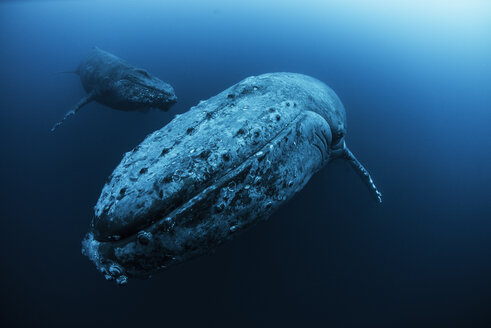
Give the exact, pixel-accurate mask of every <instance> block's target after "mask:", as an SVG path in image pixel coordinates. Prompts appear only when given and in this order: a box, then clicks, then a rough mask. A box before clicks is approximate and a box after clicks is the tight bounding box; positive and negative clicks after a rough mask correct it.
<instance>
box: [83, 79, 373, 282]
mask: <svg viewBox="0 0 491 328" xmlns="http://www.w3.org/2000/svg"><path fill="white" fill-rule="evenodd" d="M345 133H346V113H345V109H344V107H343V104H342V103H341V101H340V100H339V98H338V97H337V95H336V94H335V93H334V91H333V90H331V89H330V88H329V87H328V86H327V85H325V84H324V83H322V82H320V81H319V80H316V79H314V78H312V77H309V76H306V75H301V74H294V73H270V74H263V75H260V76H253V77H249V78H246V79H245V80H243V81H241V82H239V83H237V84H236V85H234V86H232V87H230V88H228V89H227V90H225V91H223V92H221V93H220V94H218V95H217V96H214V97H212V98H210V99H208V100H206V101H202V102H200V103H199V104H198V105H197V106H195V107H193V108H191V109H190V110H189V111H188V112H186V113H184V114H182V115H178V116H176V118H174V119H173V120H172V121H171V122H170V123H169V124H167V125H166V126H164V127H163V128H161V129H160V130H158V131H155V132H154V133H152V134H150V135H149V136H147V138H146V139H145V140H144V141H143V142H142V143H141V144H139V145H138V146H137V147H135V148H134V149H133V150H132V151H130V152H128V153H126V154H125V155H124V157H123V159H122V161H121V163H120V164H119V165H118V166H117V167H116V169H115V170H114V172H113V173H112V174H111V176H110V177H109V178H108V180H107V182H106V184H105V186H104V188H103V189H102V193H101V195H100V198H99V200H98V202H97V204H96V206H95V216H94V218H93V220H92V223H91V228H90V231H89V233H88V234H87V236H86V237H85V239H84V241H83V242H82V244H83V246H82V252H83V254H85V255H86V256H88V257H89V259H90V260H92V261H93V262H94V263H95V265H96V266H97V268H98V269H99V270H100V271H101V272H102V273H103V274H104V275H105V276H106V278H107V279H110V280H116V282H118V283H119V284H126V282H127V279H128V277H140V278H145V277H149V276H150V275H151V274H153V273H155V272H157V271H159V270H162V269H165V268H168V267H170V266H172V265H174V264H176V263H181V262H183V261H186V260H189V259H191V258H193V257H195V256H198V255H201V254H205V253H208V252H210V251H211V250H213V249H215V248H216V247H217V246H218V245H220V244H221V243H223V242H224V241H226V240H229V239H231V238H233V237H234V236H236V235H237V234H238V233H239V232H241V231H243V230H245V229H247V228H249V227H251V226H253V225H255V224H256V223H258V222H260V221H263V220H266V219H267V218H268V217H269V216H270V215H271V213H273V212H274V210H275V209H277V208H278V207H279V206H281V204H283V203H284V202H285V201H288V200H289V199H290V198H292V197H293V195H294V194H295V193H297V192H298V191H300V190H301V189H302V188H303V187H304V186H305V184H306V183H307V182H308V181H309V179H310V178H311V177H312V175H313V174H314V173H316V172H317V171H319V170H320V169H321V168H323V167H324V166H326V164H327V163H328V162H329V161H331V160H333V159H336V158H342V159H345V160H347V161H348V162H349V163H350V164H351V166H352V167H353V168H354V169H355V170H356V172H357V173H359V175H360V177H361V178H362V179H363V181H364V182H365V183H366V185H367V186H368V187H369V190H370V192H371V194H372V195H373V196H374V198H375V199H376V201H377V202H381V201H382V199H381V194H380V192H379V191H378V190H377V188H376V187H375V184H374V183H373V180H372V178H371V177H370V175H369V174H368V172H367V171H366V170H365V168H364V167H363V166H362V165H361V164H360V163H359V162H358V160H357V159H356V158H355V157H354V155H353V154H352V153H351V151H349V149H348V147H347V146H346V142H345Z"/></svg>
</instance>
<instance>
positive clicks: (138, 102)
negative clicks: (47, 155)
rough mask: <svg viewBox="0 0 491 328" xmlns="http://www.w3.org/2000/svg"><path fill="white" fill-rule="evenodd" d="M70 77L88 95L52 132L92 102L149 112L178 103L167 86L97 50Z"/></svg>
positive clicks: (115, 57)
mask: <svg viewBox="0 0 491 328" xmlns="http://www.w3.org/2000/svg"><path fill="white" fill-rule="evenodd" d="M73 73H75V74H78V75H79V76H80V82H82V85H83V87H84V89H85V91H86V92H87V95H86V96H85V97H83V98H82V99H81V100H80V101H79V102H78V103H77V104H76V105H75V107H74V108H73V109H71V110H70V111H68V112H67V113H66V115H65V117H64V118H63V119H62V120H61V121H60V122H58V123H56V124H55V125H54V126H53V128H52V129H51V131H54V130H55V129H56V128H57V127H59V126H60V125H62V124H63V122H64V121H65V120H66V119H67V118H68V117H70V116H72V115H74V114H75V113H76V112H77V111H78V110H80V108H82V107H83V106H85V105H86V104H88V103H89V102H91V101H97V102H99V103H101V104H103V105H105V106H108V107H111V108H113V109H118V110H124V111H147V110H148V109H150V108H156V109H160V110H164V111H167V110H168V109H169V108H170V107H171V106H172V105H173V104H175V103H176V102H177V97H176V94H175V92H174V89H173V88H172V86H171V85H170V84H168V83H165V82H163V81H162V80H160V79H158V78H156V77H154V76H152V75H150V73H148V72H147V71H146V70H144V69H142V68H136V67H133V66H131V65H130V64H128V63H127V62H126V61H124V60H123V59H121V58H119V57H117V56H115V55H113V54H111V53H109V52H107V51H104V50H101V49H99V48H97V47H94V48H93V49H92V51H91V52H90V53H89V55H88V56H87V57H86V58H85V59H84V60H83V61H82V62H81V63H80V65H79V66H78V68H77V69H76V70H75V71H74V72H73Z"/></svg>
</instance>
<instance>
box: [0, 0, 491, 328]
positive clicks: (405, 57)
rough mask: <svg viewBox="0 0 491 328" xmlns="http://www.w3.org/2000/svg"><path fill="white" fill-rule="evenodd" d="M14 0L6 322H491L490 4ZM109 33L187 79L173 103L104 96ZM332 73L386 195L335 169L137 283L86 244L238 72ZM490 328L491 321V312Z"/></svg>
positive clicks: (8, 72)
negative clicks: (85, 252) (122, 172)
mask: <svg viewBox="0 0 491 328" xmlns="http://www.w3.org/2000/svg"><path fill="white" fill-rule="evenodd" d="M327 2H328V1H311V2H309V1H303V2H300V1H298V2H297V3H295V2H294V1H282V2H281V4H280V2H278V1H275V2H273V1H268V0H264V1H257V0H249V1H229V2H228V3H226V2H224V1H222V3H220V2H219V1H209V2H207V3H206V4H204V3H203V2H198V1H189V0H184V1H177V0H174V1H161V2H160V4H158V5H157V4H156V3H155V2H148V1H133V2H121V1H112V2H111V1H51V2H44V1H43V2H34V1H31V2H15V1H11V2H3V3H0V149H1V157H0V174H1V175H0V182H1V184H0V186H1V187H0V197H1V198H0V199H1V202H0V206H1V207H0V216H1V228H0V256H1V258H0V263H1V271H0V299H1V304H0V315H1V317H0V325H1V326H2V327H11V326H12V327H17V326H19V327H20V326H33V327H40V326H50V327H55V326H56V327H58V326H60V327H61V326H66V325H70V326H77V327H78V326H91V327H99V326H111V327H151V326H160V327H164V326H165V327H178V326H191V327H208V326H211V327H251V326H260V327H263V326H264V327H265V326H268V327H277V326H283V327H290V326H291V327H299V326H300V327H306V326H310V327H314V326H324V327H325V326H327V325H329V326H331V327H357V326H358V327H416V326H418V327H440V326H446V327H454V326H459V327H485V326H488V325H487V324H489V323H490V322H491V321H490V320H489V319H490V314H489V313H491V186H490V185H491V169H490V163H491V131H490V127H491V91H490V90H491V6H490V4H489V2H486V1H478V0H475V1H473V0H471V1H461V2H459V1H456V2H452V3H450V4H445V2H444V1H437V0H428V1H425V2H423V1H419V0H416V1H411V2H409V1H400V2H399V4H394V2H390V1H372V2H367V1H365V2H363V3H361V2H360V3H355V4H352V5H347V4H343V3H342V2H340V1H335V2H329V4H326V3H327ZM93 45H97V46H99V47H100V48H102V49H105V50H107V51H110V52H113V53H114V54H116V55H118V56H120V57H122V58H124V59H127V60H128V61H129V62H130V63H132V64H134V65H136V66H140V67H144V68H146V69H148V70H149V71H150V72H151V73H152V74H154V75H156V76H159V77H160V78H162V79H163V80H165V81H167V82H169V83H170V84H172V85H173V86H174V88H175V90H176V93H177V95H178V97H179V103H178V104H177V105H175V106H174V107H173V108H172V109H171V111H169V112H167V113H165V112H157V111H152V112H150V113H148V114H141V113H126V112H119V111H115V110H112V109H109V108H106V107H104V106H101V105H99V104H96V103H92V104H90V105H88V106H87V107H86V108H84V109H83V110H81V111H80V112H79V114H77V115H76V116H75V117H73V118H71V119H70V120H68V121H67V122H66V124H65V125H64V126H62V127H61V128H60V129H58V130H57V131H56V133H54V134H52V133H50V131H49V129H50V128H51V126H52V125H53V123H54V122H56V121H57V120H58V119H60V118H61V117H62V116H63V115H64V113H65V112H66V111H67V110H68V109H69V108H70V107H71V106H72V105H73V104H75V103H76V102H77V101H78V100H79V99H80V98H81V97H82V96H83V94H84V92H83V89H82V87H81V85H80V82H79V80H78V77H77V76H75V75H63V74H62V75H58V74H55V72H57V71H63V70H69V69H72V68H74V67H76V65H77V63H78V62H79V60H80V59H81V58H83V56H84V55H85V54H86V53H87V52H88V51H89V50H90V47H91V46H93ZM274 71H292V72H300V73H305V74H309V75H312V76H314V77H317V78H319V79H320V80H322V81H324V82H326V83H327V84H329V85H330V86H331V87H332V88H333V89H334V90H335V91H336V92H337V93H338V95H339V96H340V98H341V99H342V101H343V102H344V104H345V107H346V109H347V113H348V129H349V131H348V138H347V139H348V143H349V145H350V147H351V149H352V150H353V152H354V153H355V154H356V155H357V156H358V158H359V159H360V160H361V161H362V162H363V163H364V164H365V165H366V166H367V168H368V169H369V170H370V171H371V173H372V175H373V177H374V179H375V181H376V183H377V184H378V186H379V188H380V189H381V190H382V192H383V193H384V203H383V204H382V205H381V206H377V205H376V204H375V203H374V202H373V201H372V199H371V198H370V197H369V194H368V192H367V190H366V189H365V187H364V186H363V185H362V183H361V182H360V180H359V179H358V177H357V176H356V175H355V174H354V172H353V171H352V170H351V169H350V168H348V166H347V165H346V164H345V163H337V162H335V163H332V164H330V165H329V167H328V168H327V169H324V170H323V171H321V172H320V173H318V174H317V175H315V176H314V177H313V179H312V180H311V182H310V183H309V184H308V185H307V187H306V188H305V189H304V190H303V191H302V192H300V193H299V194H298V195H297V196H296V197H295V198H294V199H293V200H292V201H290V202H289V203H288V204H286V205H285V206H283V207H282V208H281V209H280V210H279V211H278V212H277V213H276V214H275V215H274V216H273V217H272V218H271V219H270V220H269V221H268V222H267V223H263V224H261V225H259V226H256V227H254V228H253V229H251V230H250V231H248V232H246V233H244V234H242V235H241V236H240V237H238V238H237V239H236V240H234V241H232V242H229V243H227V244H225V245H223V246H222V247H220V248H219V249H218V250H217V252H216V253H215V254H214V255H212V256H204V257H201V258H198V259H196V260H193V261H191V262H188V263H185V264H183V265H180V266H177V267H174V268H172V269H170V270H168V271H166V272H162V273H160V274H158V275H156V276H155V277H153V278H152V279H151V280H149V281H139V280H130V283H129V285H128V286H127V287H125V288H119V287H117V286H116V285H115V284H113V283H110V282H106V281H105V280H104V279H103V277H102V275H101V274H100V273H98V272H97V271H96V270H95V267H94V266H93V265H92V263H90V262H89V261H88V260H87V258H85V257H84V256H82V255H81V253H80V248H81V247H80V241H81V240H82V238H83V236H84V234H85V233H86V231H87V230H88V227H89V222H90V219H91V217H92V215H93V208H92V207H93V205H94V204H95V202H96V201H97V198H98V196H99V192H100V190H101V188H102V186H103V183H104V181H105V179H106V177H107V176H108V175H109V174H110V173H111V171H112V169H113V168H114V167H115V166H116V165H117V164H118V163H119V161H120V159H121V157H122V155H123V153H124V152H126V151H128V150H130V149H132V147H134V146H136V145H137V144H138V143H139V142H141V140H143V138H144V137H145V136H146V135H147V134H148V133H150V132H152V131H154V130H156V129H158V128H160V127H162V126H163V125H164V124H166V123H167V122H169V121H170V120H171V119H172V118H173V116H174V115H175V114H176V113H182V112H185V111H186V110H187V109H188V108H189V107H191V106H193V105H194V104H196V103H197V102H198V101H199V100H201V99H207V98H209V97H210V96H212V95H215V94H217V93H218V92H220V91H222V90H223V89H225V88H226V87H228V86H230V85H232V84H234V83H236V82H238V81H239V80H241V79H243V78H245V77H247V76H250V75H257V74H261V73H265V72H274ZM488 327H489V326H488Z"/></svg>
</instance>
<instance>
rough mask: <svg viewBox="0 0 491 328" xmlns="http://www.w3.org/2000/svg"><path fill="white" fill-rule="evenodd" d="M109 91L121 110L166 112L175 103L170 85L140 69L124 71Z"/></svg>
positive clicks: (175, 98) (175, 99)
mask: <svg viewBox="0 0 491 328" xmlns="http://www.w3.org/2000/svg"><path fill="white" fill-rule="evenodd" d="M111 89H112V90H113V92H112V93H113V95H112V96H113V98H114V101H115V102H117V103H119V105H118V106H119V108H122V109H128V110H146V109H148V108H156V109H160V110H164V111H167V110H168V109H169V108H170V107H171V106H172V105H173V104H175V103H176V102H177V97H176V94H175V92H174V89H173V88H172V86H171V85H170V84H168V83H165V82H164V81H162V80H160V79H159V78H157V77H155V76H152V75H151V74H150V73H148V72H147V71H146V70H144V69H140V68H132V69H128V70H125V71H124V74H122V75H121V77H120V79H119V80H117V81H116V82H115V83H114V86H113V88H111Z"/></svg>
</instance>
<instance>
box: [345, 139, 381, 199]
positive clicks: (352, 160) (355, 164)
mask: <svg viewBox="0 0 491 328" xmlns="http://www.w3.org/2000/svg"><path fill="white" fill-rule="evenodd" d="M342 157H343V158H344V159H345V160H347V161H348V163H349V164H350V165H351V167H352V168H353V169H354V170H355V172H356V173H357V174H358V175H359V176H360V178H361V179H362V180H363V182H364V183H365V184H366V185H367V187H368V189H369V190H370V193H371V194H372V196H373V197H374V198H375V200H376V201H377V202H378V203H382V193H381V192H380V191H378V189H377V186H375V183H374V182H373V180H372V177H371V176H370V173H368V171H367V169H365V167H363V165H362V164H361V163H360V161H358V159H356V157H355V155H353V153H352V152H351V150H349V149H348V147H347V146H346V144H345V145H344V148H343V154H342Z"/></svg>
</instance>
